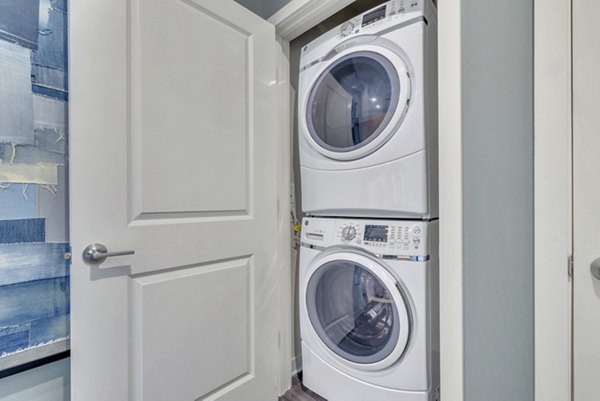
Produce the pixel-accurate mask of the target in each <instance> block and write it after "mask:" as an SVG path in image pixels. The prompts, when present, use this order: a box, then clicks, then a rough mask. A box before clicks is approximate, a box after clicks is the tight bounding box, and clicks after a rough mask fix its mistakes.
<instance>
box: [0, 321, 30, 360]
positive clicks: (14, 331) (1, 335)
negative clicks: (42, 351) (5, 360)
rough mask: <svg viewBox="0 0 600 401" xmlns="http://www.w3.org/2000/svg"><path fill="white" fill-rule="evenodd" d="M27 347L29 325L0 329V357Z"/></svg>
mask: <svg viewBox="0 0 600 401" xmlns="http://www.w3.org/2000/svg"><path fill="white" fill-rule="evenodd" d="M28 347H29V324H23V325H19V326H13V327H0V355H2V354H5V353H11V352H15V351H17V350H20V349H25V348H28Z"/></svg>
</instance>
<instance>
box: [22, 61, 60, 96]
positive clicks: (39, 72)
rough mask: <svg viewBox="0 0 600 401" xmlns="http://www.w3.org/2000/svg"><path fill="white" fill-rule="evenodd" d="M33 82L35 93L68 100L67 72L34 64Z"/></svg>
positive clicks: (32, 68) (32, 71) (32, 69)
mask: <svg viewBox="0 0 600 401" xmlns="http://www.w3.org/2000/svg"><path fill="white" fill-rule="evenodd" d="M31 80H32V84H33V86H32V89H33V93H36V94H38V95H43V96H48V97H52V98H55V99H58V100H63V101H67V100H68V97H69V96H68V93H67V82H68V81H67V74H66V72H64V71H62V70H59V69H56V68H51V67H44V66H41V65H36V64H33V65H32V66H31Z"/></svg>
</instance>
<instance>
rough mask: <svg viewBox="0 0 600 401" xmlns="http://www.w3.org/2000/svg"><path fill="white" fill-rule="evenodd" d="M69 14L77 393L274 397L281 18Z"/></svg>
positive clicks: (109, 6) (244, 400) (138, 0)
mask: <svg viewBox="0 0 600 401" xmlns="http://www.w3.org/2000/svg"><path fill="white" fill-rule="evenodd" d="M69 24H70V36H69V40H70V71H69V72H70V83H71V85H70V86H71V87H70V92H71V99H70V105H71V111H70V113H71V114H70V119H71V120H70V124H71V125H70V127H71V138H72V139H71V168H70V172H71V205H70V206H71V240H72V246H73V255H74V256H73V266H72V276H71V277H72V279H71V280H72V281H71V293H72V302H71V305H72V311H71V316H72V343H71V344H72V380H71V385H72V399H73V400H74V401H84V400H85V401H126V400H144V401H178V400H181V401H192V400H235V401H268V400H275V399H276V395H277V370H276V369H277V358H278V312H279V311H278V298H279V288H278V271H277V265H276V256H277V249H276V244H277V239H276V237H277V231H276V230H277V215H276V210H277V209H276V206H277V199H276V164H275V160H276V143H277V140H276V139H277V138H276V136H275V134H276V132H275V129H276V121H277V118H278V117H277V112H276V110H277V104H276V99H275V96H276V88H275V80H276V67H275V66H276V64H275V62H276V58H275V43H276V42H275V32H274V27H273V26H272V25H271V24H269V23H267V22H266V21H264V20H262V19H260V18H259V17H257V16H255V15H254V14H252V13H250V12H249V11H247V10H246V9H244V8H242V7H241V6H239V5H238V4H236V3H234V2H233V1H232V0H219V1H210V0H129V1H123V0H104V1H72V2H70V22H69ZM92 243H101V244H104V245H105V246H106V247H107V249H108V251H109V252H114V251H126V250H134V251H135V254H134V255H130V256H114V257H110V258H108V259H107V260H106V261H105V262H104V263H103V264H101V265H95V266H90V265H87V264H85V263H84V262H83V260H82V256H81V254H82V251H83V250H84V248H85V247H86V246H87V245H88V244H92Z"/></svg>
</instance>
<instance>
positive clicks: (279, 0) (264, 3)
mask: <svg viewBox="0 0 600 401" xmlns="http://www.w3.org/2000/svg"><path fill="white" fill-rule="evenodd" d="M235 1H236V2H238V3H240V4H241V5H243V6H244V7H246V8H247V9H248V10H250V11H252V12H253V13H255V14H258V15H259V16H261V17H263V18H264V19H267V18H269V17H271V16H272V15H273V14H275V13H276V12H277V11H279V10H280V9H281V8H282V7H283V6H285V5H286V4H287V3H289V2H290V1H291V0H235Z"/></svg>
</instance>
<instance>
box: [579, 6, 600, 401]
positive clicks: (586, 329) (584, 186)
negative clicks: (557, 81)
mask: <svg viewBox="0 0 600 401" xmlns="http://www.w3.org/2000/svg"><path fill="white" fill-rule="evenodd" d="M599 18H600V4H599V3H598V2H597V1H591V0H574V1H573V172H574V177H573V194H574V196H573V207H574V212H573V222H574V227H573V239H574V242H573V249H574V262H575V263H574V275H573V278H574V281H573V283H574V284H573V285H574V287H573V308H574V309H573V324H574V327H573V341H574V346H573V359H574V366H573V369H574V374H573V378H574V383H573V385H574V400H575V401H591V400H597V399H598V377H600V342H598V333H600V280H598V279H596V278H594V276H593V275H592V273H591V271H590V266H591V264H592V262H593V261H594V260H595V259H596V258H598V257H600V212H599V209H598V205H600V185H599V184H598V176H600V163H598V150H599V149H600V135H598V133H600V118H598V105H599V104H600V79H598V66H600V48H598V46H597V38H598V37H599V35H600V26H599V25H598V19H599Z"/></svg>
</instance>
